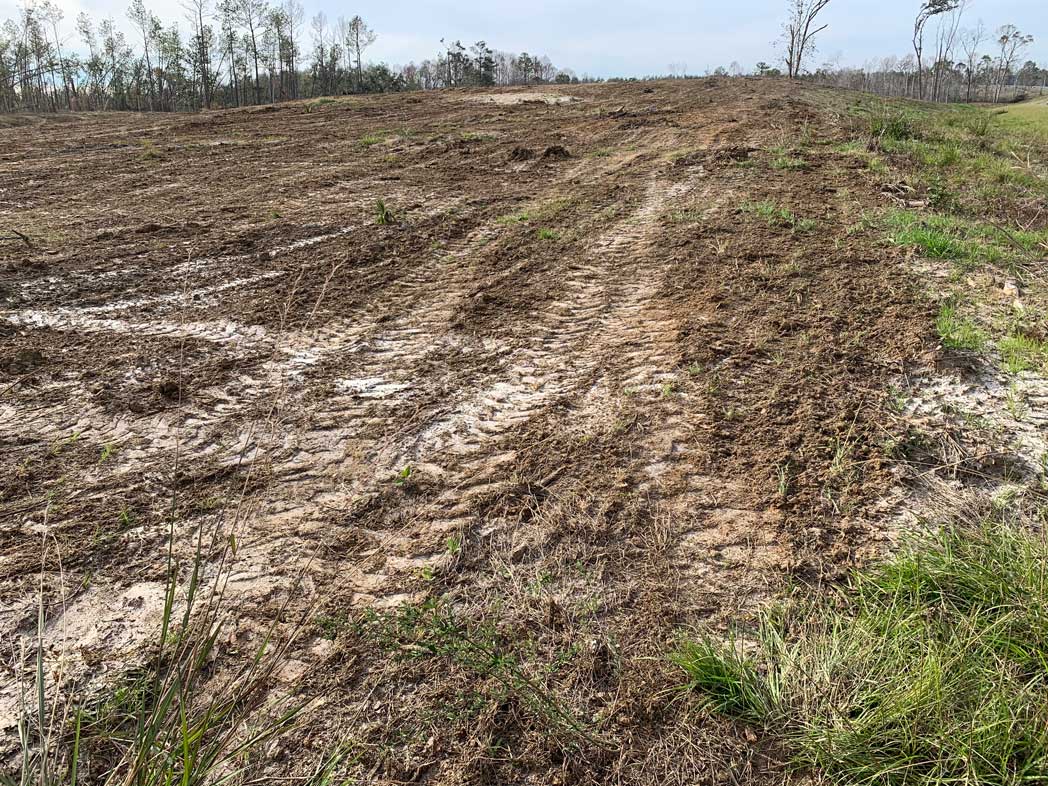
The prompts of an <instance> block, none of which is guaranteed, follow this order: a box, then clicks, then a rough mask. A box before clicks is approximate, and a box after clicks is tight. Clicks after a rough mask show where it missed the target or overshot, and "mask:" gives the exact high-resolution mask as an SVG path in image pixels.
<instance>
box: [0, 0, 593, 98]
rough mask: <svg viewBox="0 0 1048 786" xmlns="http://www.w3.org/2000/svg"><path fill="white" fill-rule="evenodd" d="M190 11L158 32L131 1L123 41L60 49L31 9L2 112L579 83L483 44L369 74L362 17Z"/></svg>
mask: <svg viewBox="0 0 1048 786" xmlns="http://www.w3.org/2000/svg"><path fill="white" fill-rule="evenodd" d="M212 2H213V0H187V2H186V3H185V7H186V9H187V14H186V18H185V20H184V22H183V24H179V23H178V22H174V23H168V24H165V23H164V22H163V21H162V20H161V19H160V18H159V17H158V16H157V15H156V14H154V13H153V12H152V11H151V10H149V8H147V6H146V5H145V2H144V0H132V1H131V5H130V7H129V8H128V10H127V18H128V21H129V22H130V28H129V29H130V31H132V32H129V33H125V32H124V31H123V30H122V29H120V27H119V26H118V25H117V24H116V22H115V20H113V19H111V18H107V19H102V20H100V21H97V22H96V21H95V20H93V19H92V18H91V17H89V16H88V15H87V14H83V13H82V14H80V15H79V16H78V17H77V19H76V33H77V39H78V40H77V42H76V44H74V45H70V43H69V42H68V41H67V40H65V39H64V38H63V35H62V33H61V25H62V22H63V20H64V15H63V12H62V10H61V9H60V8H59V7H58V6H57V5H56V4H55V3H54V2H52V0H31V1H30V2H29V3H27V4H26V5H25V6H24V7H23V8H22V9H21V10H20V13H19V15H18V17H17V18H15V19H8V20H6V21H5V22H4V23H3V25H2V26H0V112H11V111H18V110H33V111H59V110H69V111H91V110H135V111H176V110H177V111H189V110H197V109H211V108H225V107H238V106H249V105H257V104H264V103H276V102H279V101H286V100H294V99H298V98H309V97H317V96H330V95H344V94H350V93H376V92H393V91H401V90H431V89H437V88H443V87H459V86H485V85H490V86H494V85H518V84H541V83H547V82H562V83H563V82H573V81H574V82H577V81H579V80H578V78H577V77H576V76H575V75H574V74H573V73H572V72H571V71H568V70H563V69H559V68H557V67H555V66H554V65H553V63H552V62H551V61H550V59H549V58H548V57H545V56H538V55H530V54H528V53H526V52H522V53H520V54H511V53H508V52H501V51H497V50H495V49H493V48H491V47H490V46H489V45H488V44H487V43H486V42H484V41H478V42H476V43H475V44H473V45H471V46H466V45H463V44H462V43H461V42H459V41H454V42H450V43H445V42H444V41H441V49H440V51H439V52H438V53H437V54H436V55H435V56H434V57H432V58H429V59H426V60H423V61H422V62H421V63H418V64H416V63H409V64H408V65H406V66H403V67H402V68H398V69H394V68H391V67H389V66H388V65H386V64H384V63H372V62H368V60H367V59H366V58H367V52H368V50H369V48H370V47H371V46H372V45H373V44H374V43H375V41H376V40H377V37H378V36H377V33H376V32H375V31H374V30H372V29H371V28H370V27H369V26H368V24H367V23H366V22H365V21H364V19H363V18H362V17H361V16H359V15H357V16H352V17H350V18H349V19H346V18H343V17H339V18H338V19H336V20H334V21H333V22H332V21H329V20H328V19H327V17H326V16H325V15H324V14H323V13H319V14H316V15H315V16H314V17H313V18H312V19H311V20H310V22H309V25H308V28H307V26H306V25H305V24H304V21H303V20H304V9H303V7H302V4H301V2H300V0H276V1H275V2H270V0H214V3H215V4H214V5H212Z"/></svg>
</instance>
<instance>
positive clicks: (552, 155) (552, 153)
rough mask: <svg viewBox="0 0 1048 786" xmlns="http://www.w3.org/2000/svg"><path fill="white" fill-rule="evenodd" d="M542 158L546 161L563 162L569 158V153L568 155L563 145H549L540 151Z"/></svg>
mask: <svg viewBox="0 0 1048 786" xmlns="http://www.w3.org/2000/svg"><path fill="white" fill-rule="evenodd" d="M542 158H543V159H545V160H547V161H549V160H554V161H563V160H565V159H567V158H571V153H569V152H568V150H567V148H566V147H564V146H563V145H550V146H549V147H547V148H546V149H545V150H543V151H542Z"/></svg>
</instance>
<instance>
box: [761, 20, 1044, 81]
mask: <svg viewBox="0 0 1048 786" xmlns="http://www.w3.org/2000/svg"><path fill="white" fill-rule="evenodd" d="M830 2H831V0H787V21H786V23H785V24H784V25H783V35H782V48H783V61H784V64H785V66H786V73H787V75H788V76H790V77H794V78H796V77H800V76H802V75H808V76H813V77H814V78H815V79H817V80H818V81H821V82H825V83H830V84H836V85H840V86H843V87H851V88H855V89H858V90H865V91H868V92H874V93H879V94H881V95H889V96H901V97H906V98H917V99H922V100H927V101H941V102H947V101H965V102H971V101H992V102H999V101H1004V100H1014V99H1015V98H1017V97H1020V96H1021V95H1023V94H1024V92H1025V91H1029V90H1032V89H1036V90H1037V91H1039V92H1043V91H1044V90H1045V88H1046V87H1048V68H1045V67H1044V66H1040V65H1038V64H1037V63H1036V62H1034V61H1033V60H1028V59H1025V54H1026V52H1027V50H1028V49H1029V47H1030V45H1031V44H1032V43H1033V36H1031V35H1028V34H1026V33H1023V32H1022V31H1021V30H1020V29H1019V28H1018V27H1016V26H1015V25H1013V24H1005V25H1001V26H1000V27H998V28H996V29H995V30H993V31H992V32H991V30H990V29H988V28H987V27H986V25H985V24H984V23H983V22H982V20H979V21H978V22H976V23H975V24H973V25H970V26H967V25H965V23H964V22H965V15H966V13H967V11H968V10H969V6H970V0H920V2H919V3H917V4H916V8H915V14H914V20H913V34H912V37H911V39H910V41H909V48H910V49H911V51H910V52H908V53H907V54H906V55H904V56H902V57H886V58H883V59H880V60H877V61H874V62H870V63H867V64H866V65H864V66H862V67H842V66H840V64H838V63H826V64H824V65H823V66H822V67H820V68H818V69H816V70H814V71H813V72H807V71H806V70H805V67H804V66H805V62H806V61H807V60H810V59H811V58H812V57H813V55H814V53H815V42H814V38H815V36H816V35H817V34H818V33H819V32H821V31H822V30H824V29H825V28H826V25H825V24H820V23H819V15H820V13H821V12H822V11H823V10H824V9H825V8H826V6H828V5H829V4H830ZM758 69H759V70H760V71H761V72H762V73H778V69H772V68H771V67H770V66H768V65H767V64H765V63H761V64H759V66H758Z"/></svg>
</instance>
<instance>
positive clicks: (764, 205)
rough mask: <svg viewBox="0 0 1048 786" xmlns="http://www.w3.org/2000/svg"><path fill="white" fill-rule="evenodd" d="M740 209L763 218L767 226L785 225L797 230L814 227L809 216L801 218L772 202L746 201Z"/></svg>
mask: <svg viewBox="0 0 1048 786" xmlns="http://www.w3.org/2000/svg"><path fill="white" fill-rule="evenodd" d="M742 209H743V211H744V212H746V213H753V214H754V215H756V216H758V217H760V218H762V219H764V220H765V221H766V222H767V223H768V225H769V226H774V227H785V228H788V229H792V230H795V231H797V232H811V231H812V230H814V229H815V221H814V220H812V219H810V218H801V217H799V216H797V215H796V214H795V213H794V212H793V211H792V210H790V209H788V208H785V207H781V206H780V205H776V204H775V203H774V202H767V201H765V202H746V203H745V204H743V206H742Z"/></svg>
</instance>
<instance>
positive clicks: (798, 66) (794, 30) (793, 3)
mask: <svg viewBox="0 0 1048 786" xmlns="http://www.w3.org/2000/svg"><path fill="white" fill-rule="evenodd" d="M829 4H830V0H789V6H788V9H789V10H788V14H789V16H788V18H787V20H786V24H785V25H784V29H783V38H784V39H785V43H786V71H787V73H788V74H789V76H790V78H791V79H796V78H797V77H799V76H800V75H801V72H802V70H803V68H804V58H805V57H807V56H808V55H810V54H811V53H812V52H813V51H814V49H815V45H814V44H813V43H812V39H814V38H815V36H816V35H817V34H819V33H821V32H822V31H823V30H825V29H826V27H827V26H826V25H822V26H821V27H816V26H815V25H816V21H815V20H816V19H817V17H818V16H819V14H820V13H822V10H823V9H824V8H825V7H826V6H828V5H829Z"/></svg>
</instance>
